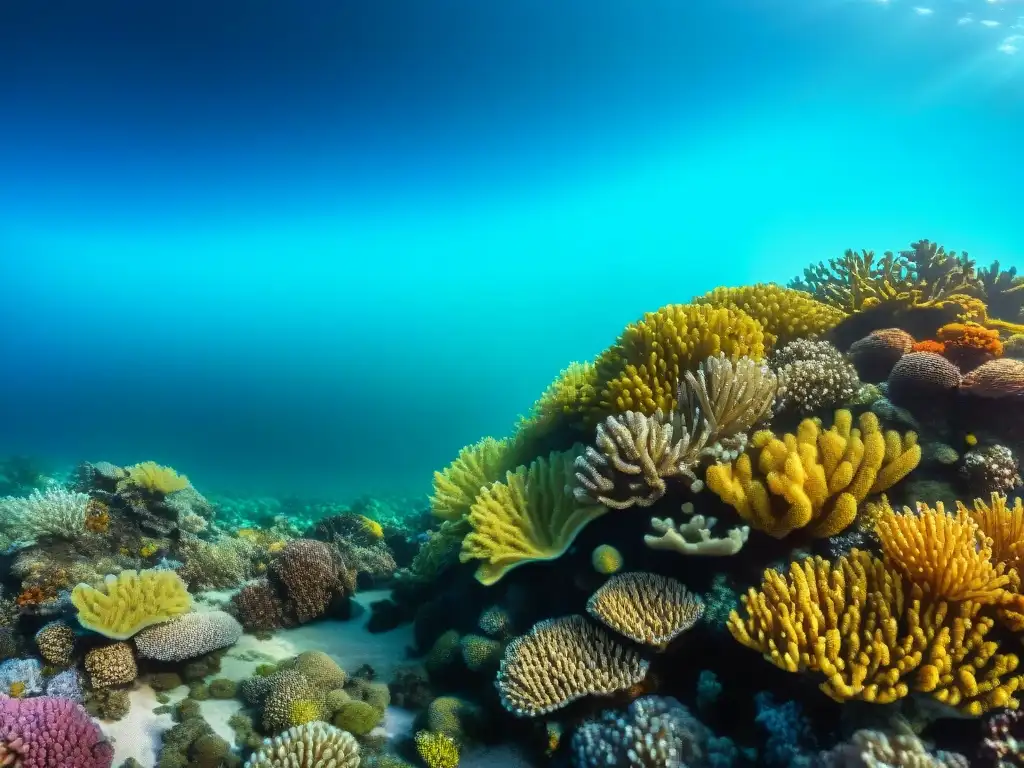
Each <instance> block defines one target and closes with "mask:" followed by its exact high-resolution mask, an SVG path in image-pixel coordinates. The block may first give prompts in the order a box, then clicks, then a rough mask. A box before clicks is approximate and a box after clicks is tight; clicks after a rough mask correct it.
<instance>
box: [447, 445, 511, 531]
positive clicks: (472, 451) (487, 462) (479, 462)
mask: <svg viewBox="0 0 1024 768" xmlns="http://www.w3.org/2000/svg"><path fill="white" fill-rule="evenodd" d="M509 455H510V454H509V444H508V441H507V440H495V439H494V438H493V437H485V438H484V439H483V440H480V441H479V442H476V443H473V445H467V446H466V447H465V448H463V449H462V450H461V451H459V455H458V456H457V457H456V459H455V461H453V462H452V463H451V464H449V465H448V466H447V467H445V468H444V469H443V470H441V471H440V472H435V473H434V493H433V495H432V496H431V497H430V509H431V511H432V512H433V513H434V515H435V516H436V517H439V518H441V519H442V520H458V519H459V518H461V517H464V516H465V515H466V514H468V513H469V508H470V506H471V505H472V504H473V501H474V500H475V499H476V497H477V495H478V494H479V493H480V491H481V490H483V489H484V488H485V487H486V486H488V485H490V484H491V483H493V482H496V481H498V480H500V479H501V478H502V475H504V473H505V472H506V471H507V470H509V469H511V467H509V466H507V464H508V460H509Z"/></svg>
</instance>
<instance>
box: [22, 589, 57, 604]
mask: <svg viewBox="0 0 1024 768" xmlns="http://www.w3.org/2000/svg"><path fill="white" fill-rule="evenodd" d="M52 597H53V595H48V594H47V593H46V592H44V591H43V590H42V589H41V588H40V587H29V588H28V589H26V590H25V591H24V592H22V593H21V594H20V595H18V599H17V600H15V602H16V603H17V604H18V607H19V608H27V607H29V606H32V605H39V604H40V603H45V602H46V601H47V600H49V599H50V598H52Z"/></svg>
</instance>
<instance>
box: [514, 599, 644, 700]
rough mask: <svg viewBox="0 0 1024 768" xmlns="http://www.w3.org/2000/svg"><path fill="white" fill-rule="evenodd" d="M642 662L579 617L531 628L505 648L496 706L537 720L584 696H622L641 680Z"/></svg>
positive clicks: (630, 651)
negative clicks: (614, 694)
mask: <svg viewBox="0 0 1024 768" xmlns="http://www.w3.org/2000/svg"><path fill="white" fill-rule="evenodd" d="M647 668H648V662H647V661H646V660H645V659H643V658H642V657H641V656H640V654H639V653H637V652H636V651H635V650H633V649H631V648H627V647H625V646H623V645H622V644H620V643H619V642H618V641H617V640H616V639H615V638H614V637H612V636H611V635H610V634H609V633H608V632H606V631H605V630H603V629H601V628H600V627H597V626H595V625H594V624H591V623H590V622H588V621H587V620H586V619H585V618H584V617H583V616H577V615H574V616H564V617H562V618H558V619H549V620H547V621H542V622H540V623H539V624H535V625H534V627H533V629H531V630H530V631H529V632H527V633H526V634H525V635H522V636H521V637H517V638H516V639H515V640H513V641H512V642H511V643H509V644H508V647H507V648H506V649H505V658H504V659H502V662H501V669H499V670H498V680H497V686H498V693H499V694H500V696H501V703H502V705H503V706H504V707H505V709H507V710H508V711H509V712H511V713H512V714H514V715H518V716H519V717H538V716H539V715H546V714H548V713H549V712H554V711H555V710H558V709H561V708H562V707H565V706H567V705H569V704H571V703H572V702H574V701H576V700H577V699H582V698H583V697H585V696H593V695H599V696H608V695H611V694H613V693H617V692H619V691H625V690H627V689H629V688H632V687H633V686H634V685H637V684H638V683H640V682H642V681H643V679H644V678H645V677H646V676H647Z"/></svg>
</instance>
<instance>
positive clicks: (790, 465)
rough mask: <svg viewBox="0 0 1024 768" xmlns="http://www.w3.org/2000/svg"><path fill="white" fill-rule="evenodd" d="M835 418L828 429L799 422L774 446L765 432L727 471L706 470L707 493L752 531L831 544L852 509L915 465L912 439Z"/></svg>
mask: <svg viewBox="0 0 1024 768" xmlns="http://www.w3.org/2000/svg"><path fill="white" fill-rule="evenodd" d="M852 423H853V417H852V416H851V414H850V412H849V411H846V410H839V411H836V414H835V423H834V424H833V426H832V428H831V429H828V430H822V429H821V426H820V425H819V424H818V423H817V422H816V421H815V420H813V419H805V420H804V421H802V422H801V423H800V425H799V427H798V428H797V433H796V434H795V435H793V434H786V435H783V436H782V439H779V438H778V437H776V436H775V435H774V434H773V433H772V432H770V431H768V430H762V431H761V432H758V433H756V434H755V435H754V437H753V439H752V441H751V449H752V450H750V451H748V452H747V453H744V454H743V455H742V456H740V457H739V458H738V459H737V460H736V461H734V462H733V463H732V464H731V465H729V464H720V465H715V466H712V467H709V468H708V470H707V473H706V475H705V480H706V481H707V485H708V488H710V489H711V490H712V491H714V492H715V493H716V494H717V495H718V496H719V497H720V498H721V499H722V501H724V502H726V503H727V504H729V505H730V506H732V507H734V508H735V509H736V511H737V512H738V513H739V514H740V516H741V517H742V518H743V519H744V520H746V521H747V522H749V523H750V524H751V525H752V526H754V527H755V528H757V529H759V530H762V531H764V532H766V533H768V534H770V535H772V536H775V537H776V538H782V537H784V536H786V535H787V534H789V533H790V532H792V531H794V530H797V529H805V530H806V532H807V533H808V534H809V535H811V536H817V537H825V536H833V535H835V534H837V533H839V532H840V531H842V530H844V529H845V528H846V527H847V526H849V525H850V523H852V522H853V520H854V518H855V517H856V515H857V505H858V504H859V503H860V502H861V501H863V500H864V498H865V497H866V496H867V495H868V494H870V493H879V492H881V491H884V490H886V489H887V488H889V487H891V486H892V485H894V484H895V483H897V482H899V481H900V480H902V479H903V478H904V477H906V475H907V474H908V473H909V472H910V471H911V470H912V469H914V467H916V466H917V464H918V462H919V461H920V460H921V447H920V446H919V445H918V444H917V435H916V434H915V433H913V432H907V433H906V434H905V435H904V436H902V437H901V436H900V435H899V434H898V433H897V432H893V431H889V432H885V433H883V432H882V430H881V427H880V426H879V424H878V418H877V417H876V416H875V415H874V414H873V413H870V412H868V413H864V414H862V415H861V417H860V419H859V422H858V423H859V427H860V428H859V429H855V428H852Z"/></svg>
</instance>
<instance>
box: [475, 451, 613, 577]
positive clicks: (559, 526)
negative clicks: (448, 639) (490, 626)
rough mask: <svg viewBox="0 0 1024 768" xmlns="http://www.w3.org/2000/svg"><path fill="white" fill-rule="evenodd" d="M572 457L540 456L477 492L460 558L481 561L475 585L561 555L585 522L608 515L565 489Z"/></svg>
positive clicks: (568, 453)
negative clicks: (525, 565) (524, 564)
mask: <svg viewBox="0 0 1024 768" xmlns="http://www.w3.org/2000/svg"><path fill="white" fill-rule="evenodd" d="M577 455H578V452H577V451H564V452H561V453H552V454H550V455H549V456H548V457H547V458H544V457H540V458H538V459H536V460H534V461H533V463H531V464H530V466H529V467H519V468H518V469H517V470H516V471H515V472H509V473H507V474H506V476H505V482H502V483H494V484H493V485H491V486H490V487H489V488H486V489H484V490H482V491H481V492H480V495H479V496H478V497H477V500H476V501H475V502H474V503H473V506H472V507H471V508H470V511H469V518H468V520H469V524H470V526H471V527H472V530H470V532H469V533H468V534H467V535H466V538H465V539H463V541H462V551H461V552H460V554H459V559H460V560H461V561H462V562H464V563H467V562H469V561H470V560H479V561H481V562H480V564H479V566H478V568H477V571H476V578H477V581H479V582H480V583H482V584H485V585H491V584H494V583H495V582H497V581H498V580H499V579H501V578H502V577H503V576H504V575H505V574H506V573H508V572H509V571H510V570H512V569H513V568H515V567H517V566H519V565H522V564H523V563H529V562H533V561H536V560H554V559H556V558H558V557H561V556H562V554H563V553H564V552H565V551H566V550H567V549H568V548H569V546H570V545H571V544H572V542H573V540H574V539H575V538H576V535H577V534H578V533H579V532H580V531H581V530H583V527H584V526H585V525H586V524H587V523H589V522H590V521H591V520H594V519H596V518H598V517H600V516H601V515H603V514H604V513H605V512H607V511H608V509H607V508H606V507H604V506H601V505H597V504H579V503H577V502H576V500H575V499H574V498H573V495H572V494H571V493H570V492H569V491H568V490H567V486H568V485H569V484H570V483H571V482H572V479H573V477H574V466H573V462H574V461H575V459H576V456H577Z"/></svg>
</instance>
